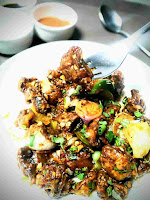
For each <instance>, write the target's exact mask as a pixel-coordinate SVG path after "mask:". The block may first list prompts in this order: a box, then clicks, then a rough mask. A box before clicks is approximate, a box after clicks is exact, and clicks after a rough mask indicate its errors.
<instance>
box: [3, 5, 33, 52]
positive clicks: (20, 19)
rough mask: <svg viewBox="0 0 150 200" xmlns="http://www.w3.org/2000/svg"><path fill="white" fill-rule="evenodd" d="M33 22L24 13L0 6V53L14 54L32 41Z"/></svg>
mask: <svg viewBox="0 0 150 200" xmlns="http://www.w3.org/2000/svg"><path fill="white" fill-rule="evenodd" d="M33 30H34V29H33V21H32V18H31V17H30V16H28V15H27V14H26V13H24V12H21V11H18V10H16V9H11V8H4V7H1V6H0V53H3V54H8V55H12V54H16V53H18V52H20V51H22V50H24V49H26V48H28V47H29V46H30V45H31V43H32V40H33Z"/></svg>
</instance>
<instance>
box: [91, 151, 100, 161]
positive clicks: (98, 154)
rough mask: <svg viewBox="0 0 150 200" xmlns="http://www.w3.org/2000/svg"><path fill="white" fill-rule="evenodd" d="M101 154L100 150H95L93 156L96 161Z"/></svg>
mask: <svg viewBox="0 0 150 200" xmlns="http://www.w3.org/2000/svg"><path fill="white" fill-rule="evenodd" d="M100 156H101V152H100V151H95V152H94V153H93V154H92V158H93V160H94V161H98V160H99V158H100Z"/></svg>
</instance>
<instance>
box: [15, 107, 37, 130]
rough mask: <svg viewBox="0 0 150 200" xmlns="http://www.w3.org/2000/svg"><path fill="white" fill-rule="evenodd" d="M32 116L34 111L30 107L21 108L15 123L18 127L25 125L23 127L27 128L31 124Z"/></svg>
mask: <svg viewBox="0 0 150 200" xmlns="http://www.w3.org/2000/svg"><path fill="white" fill-rule="evenodd" d="M33 117H34V112H33V111H32V110H31V109H25V110H21V111H20V113H19V115H18V117H17V120H16V122H15V125H16V126H17V127H18V126H19V127H20V126H25V128H29V127H30V125H31V124H32V119H33Z"/></svg>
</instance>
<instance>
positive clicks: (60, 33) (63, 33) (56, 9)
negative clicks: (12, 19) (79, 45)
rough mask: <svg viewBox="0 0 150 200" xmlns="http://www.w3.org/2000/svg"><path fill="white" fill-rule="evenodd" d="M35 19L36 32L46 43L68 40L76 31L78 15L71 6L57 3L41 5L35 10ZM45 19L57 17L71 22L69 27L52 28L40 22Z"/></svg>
mask: <svg viewBox="0 0 150 200" xmlns="http://www.w3.org/2000/svg"><path fill="white" fill-rule="evenodd" d="M32 13H33V19H34V24H35V32H36V34H37V35H38V36H39V38H41V39H42V40H43V41H45V42H50V41H55V40H67V39H69V38H70V37H71V36H72V34H73V31H74V28H75V25H76V23H77V20H78V16H77V13H76V12H75V11H74V10H73V9H72V8H71V7H69V6H67V5H65V4H62V3H56V2H49V3H41V4H37V5H36V6H35V7H34V8H33V12H32ZM45 17H56V18H58V19H60V20H67V21H69V25H66V26H63V27H52V26H47V25H44V24H42V23H40V22H39V21H38V20H40V19H42V18H45Z"/></svg>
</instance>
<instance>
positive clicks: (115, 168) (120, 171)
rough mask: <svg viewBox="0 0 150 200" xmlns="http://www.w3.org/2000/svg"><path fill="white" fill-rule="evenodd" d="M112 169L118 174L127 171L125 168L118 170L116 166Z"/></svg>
mask: <svg viewBox="0 0 150 200" xmlns="http://www.w3.org/2000/svg"><path fill="white" fill-rule="evenodd" d="M114 170H115V171H118V172H119V173H120V174H122V173H126V172H127V170H119V169H117V167H114Z"/></svg>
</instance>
